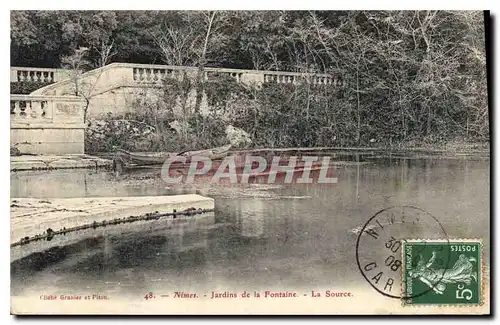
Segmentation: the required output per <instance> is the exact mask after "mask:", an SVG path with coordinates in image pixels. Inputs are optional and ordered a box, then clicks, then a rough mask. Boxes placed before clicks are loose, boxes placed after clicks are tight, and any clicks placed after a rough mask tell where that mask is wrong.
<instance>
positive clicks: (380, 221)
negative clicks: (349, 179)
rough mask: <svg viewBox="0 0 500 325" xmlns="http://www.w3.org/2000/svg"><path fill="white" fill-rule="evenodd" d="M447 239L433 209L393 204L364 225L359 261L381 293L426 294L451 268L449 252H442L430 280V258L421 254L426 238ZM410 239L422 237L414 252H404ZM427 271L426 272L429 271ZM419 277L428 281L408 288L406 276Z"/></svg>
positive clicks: (399, 295)
mask: <svg viewBox="0 0 500 325" xmlns="http://www.w3.org/2000/svg"><path fill="white" fill-rule="evenodd" d="M428 239H440V240H444V241H448V236H447V234H446V231H445V230H444V228H443V226H442V225H441V223H440V222H439V221H438V220H437V219H436V218H435V217H434V216H433V215H431V214H430V213H428V212H426V211H424V210H422V209H420V208H417V207H414V206H393V207H390V208H386V209H383V210H380V211H379V212H377V213H376V214H375V215H374V216H373V217H371V218H370V219H369V220H368V221H367V222H366V223H365V224H364V226H363V227H362V228H361V230H360V231H359V233H358V238H357V241H356V262H357V264H358V267H359V270H360V272H361V274H362V275H363V277H364V278H365V280H366V281H367V282H368V283H369V284H370V285H371V286H372V287H373V288H374V289H375V290H377V291H378V292H379V293H380V294H382V295H384V296H387V297H391V298H397V299H411V298H415V297H418V296H421V295H424V294H426V293H427V292H430V291H432V290H434V289H435V287H436V286H439V285H440V281H441V280H442V279H443V276H444V274H445V272H446V270H448V269H449V264H450V261H449V256H450V255H449V253H447V252H442V253H443V254H441V255H440V256H444V257H439V258H438V261H437V262H436V263H434V261H433V264H435V265H437V264H438V265H440V266H441V267H440V268H439V270H438V271H437V272H436V271H434V270H433V272H432V279H430V280H429V281H427V280H428V279H427V277H426V274H427V273H429V272H428V270H427V269H426V268H425V265H428V264H429V262H428V261H426V260H425V258H426V257H423V256H422V253H423V252H424V251H425V240H428ZM408 240H420V244H421V245H419V246H418V247H417V248H415V249H412V252H411V253H412V256H410V257H408V256H405V252H404V247H405V244H406V243H408ZM426 272H427V273H426ZM407 277H411V278H418V279H420V280H422V281H426V283H428V284H427V285H426V286H425V287H423V288H422V289H419V290H416V291H414V290H412V291H408V290H406V288H405V278H407Z"/></svg>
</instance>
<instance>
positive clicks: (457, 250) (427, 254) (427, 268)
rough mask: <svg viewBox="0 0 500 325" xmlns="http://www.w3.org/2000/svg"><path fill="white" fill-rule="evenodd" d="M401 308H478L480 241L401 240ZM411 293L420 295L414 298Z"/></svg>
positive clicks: (479, 302)
mask: <svg viewBox="0 0 500 325" xmlns="http://www.w3.org/2000/svg"><path fill="white" fill-rule="evenodd" d="M402 243H403V259H402V260H403V268H402V274H403V284H404V285H403V288H404V291H405V292H404V293H403V297H404V298H403V304H404V305H480V304H482V302H483V299H482V294H483V290H482V262H483V259H482V248H483V245H482V241H481V240H478V239H456V240H451V239H450V240H404V241H402ZM415 292H420V293H421V294H418V295H415V294H414V293H415Z"/></svg>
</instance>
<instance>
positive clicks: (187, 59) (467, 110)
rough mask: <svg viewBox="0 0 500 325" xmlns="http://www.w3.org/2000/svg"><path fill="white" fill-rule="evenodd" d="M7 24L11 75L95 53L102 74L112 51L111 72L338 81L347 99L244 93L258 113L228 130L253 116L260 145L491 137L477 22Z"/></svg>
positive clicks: (116, 15) (33, 17) (303, 18)
mask: <svg viewBox="0 0 500 325" xmlns="http://www.w3.org/2000/svg"><path fill="white" fill-rule="evenodd" d="M11 24H12V29H11V38H12V43H11V61H12V65H19V66H40V67H58V66H60V65H61V58H63V57H65V56H67V55H70V54H71V53H72V51H73V50H74V49H75V48H78V47H88V48H89V51H88V54H89V60H90V61H91V62H94V63H95V64H94V65H95V66H97V65H99V64H98V62H99V58H101V57H102V52H103V49H105V48H106V49H109V48H110V45H112V48H113V51H112V52H111V53H110V54H111V55H110V57H111V61H115V62H116V61H120V62H136V63H166V64H174V65H193V66H199V67H200V68H203V67H205V66H224V67H235V68H247V69H267V70H285V71H299V72H320V73H328V74H332V75H335V76H337V77H339V78H341V79H342V81H343V83H344V86H343V88H342V89H341V91H337V90H336V89H327V88H325V89H323V90H322V91H320V92H315V93H312V92H311V89H309V88H307V87H302V88H301V87H293V86H291V87H292V88H293V89H287V88H283V87H282V86H280V87H278V88H276V87H273V86H270V87H267V88H265V89H262V90H260V91H259V92H258V93H242V94H241V96H242V97H241V99H242V100H241V102H247V103H249V105H250V104H251V105H253V106H251V107H248V109H247V111H248V112H253V113H248V112H247V113H245V112H243V113H242V115H241V119H240V120H236V119H235V120H234V121H233V122H235V124H239V125H240V126H242V127H247V126H248V125H245V124H247V122H245V121H250V116H247V115H245V114H253V115H252V119H251V120H252V121H253V124H252V125H250V126H248V127H250V128H251V129H250V130H247V131H249V132H251V133H253V134H254V136H256V137H260V136H261V137H262V141H260V140H258V141H256V142H257V143H258V144H262V145H280V146H284V145H287V146H288V145H319V144H329V142H328V141H327V140H325V139H334V138H336V139H337V141H342V142H343V143H344V144H360V145H361V144H364V143H367V142H368V141H370V140H371V139H375V140H376V141H378V142H383V143H394V142H396V143H399V142H405V141H412V140H415V139H424V138H432V139H435V141H443V140H449V139H454V138H456V137H461V138H464V139H475V140H487V139H488V137H489V124H488V118H489V117H488V107H487V89H486V59H485V58H486V56H485V39H484V22H483V14H482V12H471V11H461V12H453V11H238V12H231V11H219V12H215V13H213V12H212V13H209V12H199V11H189V12H182V11H57V12H53V11H12V13H11ZM207 87H208V88H207ZM223 87H226V88H227V87H231V86H230V85H228V84H227V85H224V86H223ZM195 88H196V89H203V91H204V92H212V93H211V94H209V95H210V96H209V98H210V99H211V100H212V101H216V102H217V103H212V104H214V105H216V106H217V105H218V106H219V107H220V106H221V105H222V104H221V103H223V102H224V101H226V102H227V101H228V100H230V99H228V98H223V97H224V96H226V94H227V89H226V90H224V89H222V88H221V89H220V90H219V91H220V93H218V94H217V93H216V94H214V93H213V91H212V90H211V89H210V87H209V85H205V84H204V85H203V87H200V85H195ZM290 92H291V93H293V95H290ZM167 97H168V96H167ZM224 105H226V104H224ZM240 106H241V105H240ZM298 117H299V118H298ZM192 118H195V119H199V117H196V116H195V117H193V116H186V119H192ZM248 123H249V122H248ZM195 125H199V124H197V123H195ZM284 128H285V129H284ZM165 132H166V131H165ZM200 132H201V131H200ZM257 134H260V135H257ZM262 134H266V135H265V136H263V135H262Z"/></svg>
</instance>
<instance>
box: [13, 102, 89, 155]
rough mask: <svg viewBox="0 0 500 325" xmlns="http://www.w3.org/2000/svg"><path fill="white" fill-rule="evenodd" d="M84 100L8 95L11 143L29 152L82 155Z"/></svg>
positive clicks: (22, 151) (24, 151) (22, 150)
mask: <svg viewBox="0 0 500 325" xmlns="http://www.w3.org/2000/svg"><path fill="white" fill-rule="evenodd" d="M84 105H85V102H84V101H83V100H82V99H81V98H80V97H75V96H64V97H61V96H32V95H11V96H10V144H11V146H15V147H16V148H18V149H19V150H20V151H21V153H28V154H83V153H84V137H85V125H84V122H83V108H84Z"/></svg>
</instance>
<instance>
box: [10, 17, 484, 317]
mask: <svg viewBox="0 0 500 325" xmlns="http://www.w3.org/2000/svg"><path fill="white" fill-rule="evenodd" d="M489 26H490V18H489V12H482V11H445V10H442V11H440V10H438V11H434V10H425V11H390V10H388V11H361V10H351V11H332V10H330V11H327V10H323V11H321V10H317V11H306V10H303V11H293V10H273V11H265V10H262V11H203V10H200V11H166V10H143V11H126V10H104V11H102V10H89V11H78V10H62V11H49V10H47V11H38V10H15V11H11V12H10V37H11V49H10V53H11V67H10V194H11V197H10V270H11V279H10V281H11V288H10V290H11V291H10V295H11V307H10V308H11V309H10V310H11V313H12V314H15V315H54V314H59V315H68V314H72V315H75V314H78V315H94V314H110V315H123V314H130V315H207V314H215V315H359V314H364V315H401V314H403V315H423V314H425V315H428V314H437V315H466V314H473V315H487V314H490V310H491V305H490V301H491V299H490V296H491V295H490V269H491V264H490V263H491V262H490V261H491V259H490V251H491V246H490V245H491V237H490V232H491V229H490V227H491V211H490V177H491V175H490V115H491V114H490V108H489V104H490V103H489V102H488V81H489V80H488V76H489V74H488V73H487V72H488V69H487V68H488V67H489V64H490V62H491V61H490V60H491V57H490V56H489V53H490V52H489V51H490V43H489V42H490V41H489V35H491V31H490V27H489Z"/></svg>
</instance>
